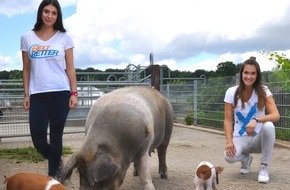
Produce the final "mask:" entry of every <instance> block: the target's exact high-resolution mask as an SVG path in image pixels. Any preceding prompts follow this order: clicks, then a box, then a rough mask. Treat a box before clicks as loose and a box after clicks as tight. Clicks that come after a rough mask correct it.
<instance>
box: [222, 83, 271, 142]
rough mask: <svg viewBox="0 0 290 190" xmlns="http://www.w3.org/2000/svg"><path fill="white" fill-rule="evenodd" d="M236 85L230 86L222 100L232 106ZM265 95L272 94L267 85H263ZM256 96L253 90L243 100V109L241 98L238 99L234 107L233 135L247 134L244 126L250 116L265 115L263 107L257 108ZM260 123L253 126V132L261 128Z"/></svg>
mask: <svg viewBox="0 0 290 190" xmlns="http://www.w3.org/2000/svg"><path fill="white" fill-rule="evenodd" d="M237 88H238V86H234V87H230V88H229V89H228V90H227V91H226V94H225V99H224V101H225V102H226V103H230V104H232V105H233V106H234V95H235V92H236V90H237ZM263 89H264V91H265V92H266V96H267V97H269V96H272V93H271V91H270V90H269V88H268V87H267V86H263ZM257 104H258V96H257V94H256V92H255V91H253V93H252V95H251V97H250V99H249V101H247V102H244V105H245V107H244V109H242V102H241V99H238V103H237V107H236V108H235V109H234V121H235V123H234V134H233V135H234V136H244V135H247V133H246V127H247V124H248V123H249V122H250V121H251V119H252V118H259V117H261V116H263V115H265V107H264V108H263V109H262V110H258V107H257ZM261 126H262V123H258V124H257V125H256V128H255V133H256V134H257V133H259V132H260V130H261Z"/></svg>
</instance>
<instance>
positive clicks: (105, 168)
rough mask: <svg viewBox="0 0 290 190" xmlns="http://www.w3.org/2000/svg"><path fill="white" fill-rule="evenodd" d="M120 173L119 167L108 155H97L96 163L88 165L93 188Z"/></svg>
mask: <svg viewBox="0 0 290 190" xmlns="http://www.w3.org/2000/svg"><path fill="white" fill-rule="evenodd" d="M117 173H118V166H117V165H116V164H115V163H114V162H113V161H112V159H111V157H110V156H109V155H108V154H107V153H102V154H97V155H96V159H95V161H94V162H92V163H91V164H89V165H88V172H87V176H88V181H89V183H90V185H91V186H94V185H95V183H98V182H102V181H105V180H108V179H111V178H114V176H116V174H117Z"/></svg>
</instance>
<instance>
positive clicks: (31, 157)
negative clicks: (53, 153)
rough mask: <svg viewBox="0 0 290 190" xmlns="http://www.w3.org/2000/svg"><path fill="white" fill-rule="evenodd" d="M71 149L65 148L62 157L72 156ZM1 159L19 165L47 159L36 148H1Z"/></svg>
mask: <svg viewBox="0 0 290 190" xmlns="http://www.w3.org/2000/svg"><path fill="white" fill-rule="evenodd" d="M72 153H73V152H72V150H71V148H70V147H63V151H62V155H63V156H64V155H69V154H72ZM0 159H9V160H16V162H17V163H21V162H34V163H37V162H42V161H44V160H45V159H44V158H43V156H41V155H40V154H39V153H38V152H37V151H36V149H35V148H34V147H31V146H29V147H24V148H0Z"/></svg>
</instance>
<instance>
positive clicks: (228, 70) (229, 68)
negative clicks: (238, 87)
mask: <svg viewBox="0 0 290 190" xmlns="http://www.w3.org/2000/svg"><path fill="white" fill-rule="evenodd" d="M238 72H239V70H238V68H237V66H236V65H235V64H234V63H233V62H231V61H226V62H222V63H219V64H218V65H217V70H216V73H217V74H218V75H219V76H220V77H226V76H235V75H236V73H238Z"/></svg>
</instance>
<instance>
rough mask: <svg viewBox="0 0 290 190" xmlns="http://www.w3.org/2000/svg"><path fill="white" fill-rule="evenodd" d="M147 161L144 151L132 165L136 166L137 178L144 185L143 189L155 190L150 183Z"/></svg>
mask: <svg viewBox="0 0 290 190" xmlns="http://www.w3.org/2000/svg"><path fill="white" fill-rule="evenodd" d="M149 161H150V160H149V156H148V153H147V152H146V153H145V154H143V155H142V156H141V157H140V159H139V160H137V161H136V162H135V163H134V166H136V170H137V171H138V174H139V178H140V180H141V183H142V185H143V187H144V190H155V188H154V185H153V183H152V178H151V173H150V163H149Z"/></svg>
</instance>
